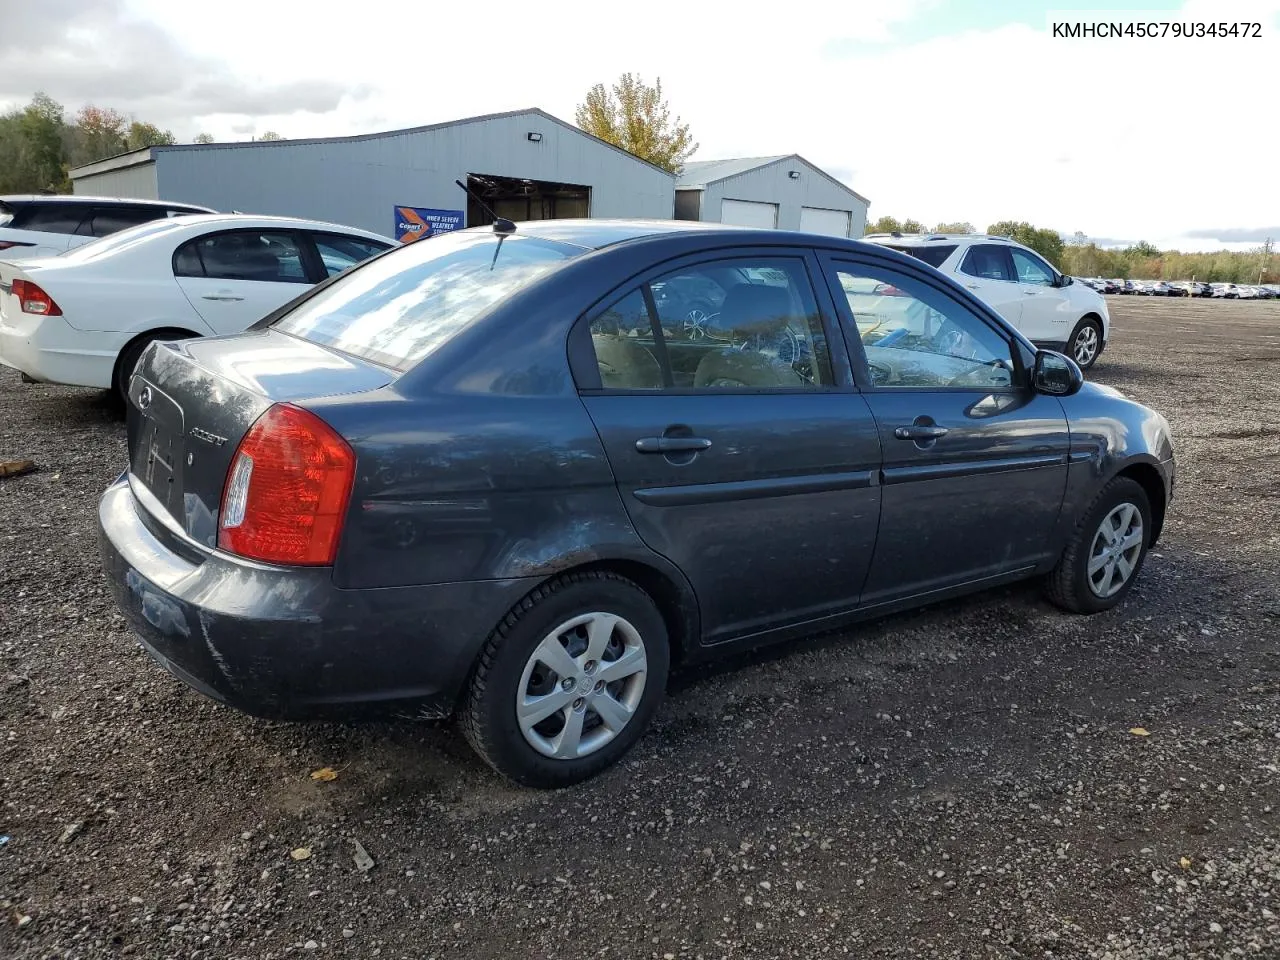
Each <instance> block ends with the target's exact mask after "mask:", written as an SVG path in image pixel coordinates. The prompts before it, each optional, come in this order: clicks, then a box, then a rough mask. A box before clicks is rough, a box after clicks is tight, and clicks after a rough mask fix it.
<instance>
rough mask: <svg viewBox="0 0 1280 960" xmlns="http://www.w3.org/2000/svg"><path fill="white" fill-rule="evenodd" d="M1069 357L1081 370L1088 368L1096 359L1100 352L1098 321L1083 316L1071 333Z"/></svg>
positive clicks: (1100, 342) (1100, 329)
mask: <svg viewBox="0 0 1280 960" xmlns="http://www.w3.org/2000/svg"><path fill="white" fill-rule="evenodd" d="M1069 349H1070V352H1071V359H1073V360H1074V361H1075V362H1076V365H1077V366H1079V367H1080V369H1081V370H1088V369H1089V368H1090V367H1092V366H1093V365H1094V364H1095V363H1097V361H1098V354H1100V353H1101V352H1102V327H1101V326H1099V325H1098V321H1096V320H1093V319H1091V318H1089V317H1085V318H1084V319H1083V320H1081V321H1080V322H1079V323H1078V324H1076V328H1075V330H1073V331H1072V333H1071V340H1070V343H1069Z"/></svg>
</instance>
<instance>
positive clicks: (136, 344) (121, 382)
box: [111, 330, 196, 407]
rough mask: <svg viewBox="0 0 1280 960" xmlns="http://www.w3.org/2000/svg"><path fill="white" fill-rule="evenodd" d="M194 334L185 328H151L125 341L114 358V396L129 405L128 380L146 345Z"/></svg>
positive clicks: (181, 338) (112, 377)
mask: <svg viewBox="0 0 1280 960" xmlns="http://www.w3.org/2000/svg"><path fill="white" fill-rule="evenodd" d="M194 336H196V334H194V333H189V332H188V331H186V330H152V331H150V332H149V333H144V334H142V335H141V336H140V337H138V338H137V339H135V340H130V341H129V342H128V343H126V344H125V345H124V349H123V350H121V351H120V355H119V356H118V357H117V358H116V367H115V371H114V372H113V373H112V375H111V389H112V392H113V393H114V394H115V397H116V398H117V399H118V400H119V401H120V402H121V403H123V404H124V405H125V406H126V407H127V406H128V405H129V381H130V380H131V379H133V371H134V369H135V368H136V367H137V366H138V361H139V360H141V359H142V355H143V354H144V353H146V351H147V347H149V346H151V344H153V343H155V341H157V340H186V339H188V338H190V337H194Z"/></svg>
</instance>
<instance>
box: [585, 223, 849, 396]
mask: <svg viewBox="0 0 1280 960" xmlns="http://www.w3.org/2000/svg"><path fill="white" fill-rule="evenodd" d="M750 258H760V259H774V260H792V261H796V262H797V263H798V264H799V265H800V267H801V268H802V269H803V271H804V274H805V278H806V279H807V280H808V281H809V290H810V292H811V293H812V295H813V302H814V306H815V308H816V310H817V315H818V321H819V323H820V324H821V325H822V332H823V336H824V337H825V338H826V342H827V358H828V361H829V362H830V365H831V374H832V378H833V379H834V380H835V383H833V384H814V385H812V386H809V387H728V388H720V389H716V390H707V389H705V388H701V387H675V386H672V387H666V386H664V387H663V388H662V389H661V390H640V389H620V388H607V387H603V386H601V383H600V369H599V367H597V366H596V356H595V348H594V347H593V346H592V342H591V324H592V323H594V322H595V321H596V320H597V319H598V318H599V317H600V316H601V315H602V314H603V313H605V312H606V311H607V310H609V309H610V308H611V307H612V306H613V305H614V304H615V303H617V302H618V301H619V300H621V299H622V298H624V297H627V296H629V295H630V294H631V293H632V291H634V290H636V289H637V288H643V289H644V290H646V291H648V290H649V284H650V283H651V282H652V281H654V280H658V279H660V278H662V277H665V276H667V275H668V274H672V273H678V272H680V271H684V270H689V269H693V268H696V267H698V266H701V265H703V264H709V263H720V262H723V261H726V260H742V259H750ZM644 296H645V305H646V307H647V308H648V309H649V311H650V313H649V322H650V324H653V325H655V326H656V327H657V328H658V330H660V329H661V321H660V320H659V318H658V316H657V311H656V306H655V305H654V304H653V302H652V300H653V298H652V292H651V291H649V292H648V293H646V294H645V295H644ZM665 347H666V344H665V342H664V343H663V352H664V353H665ZM847 351H848V347H847V345H846V343H845V339H844V336H843V331H842V330H841V327H840V323H839V319H838V317H837V314H836V313H835V305H834V304H833V303H832V302H831V300H830V295H829V293H828V291H827V285H826V283H825V277H824V276H823V271H822V266H821V264H820V263H819V261H818V258H817V255H816V253H815V251H814V250H813V249H812V248H810V247H801V246H785V247H761V246H750V247H720V248H717V249H715V250H705V251H702V252H699V253H695V254H689V255H686V256H681V257H674V258H672V259H669V260H664V261H662V262H660V263H656V264H653V265H652V266H650V267H648V268H647V269H645V270H643V271H641V272H639V273H636V274H634V275H633V276H631V277H629V278H628V279H627V280H626V281H624V282H623V283H620V284H618V285H617V286H615V287H613V288H612V289H610V290H609V292H608V293H607V294H605V295H604V296H602V297H600V298H598V299H597V300H596V301H595V302H594V303H593V304H591V305H590V306H589V307H588V308H587V309H586V310H585V311H583V312H582V313H581V314H579V316H578V318H577V320H575V321H574V324H573V326H572V327H571V328H570V330H569V340H568V354H569V370H570V373H571V374H572V376H573V381H574V385H575V387H576V389H577V392H578V394H579V396H583V397H597V396H606V397H625V396H634V397H654V396H663V397H730V396H754V395H758V394H765V395H769V396H777V395H783V394H800V395H810V394H831V393H855V392H857V386H856V385H855V382H854V378H853V374H852V371H851V369H850V361H849V354H848V352H847ZM659 363H660V364H661V363H662V360H661V359H659ZM670 375H671V369H670V363H669V362H668V363H667V365H665V366H664V367H663V372H662V376H663V380H664V381H665V380H667V379H668V377H669V376H670Z"/></svg>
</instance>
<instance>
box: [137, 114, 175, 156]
mask: <svg viewBox="0 0 1280 960" xmlns="http://www.w3.org/2000/svg"><path fill="white" fill-rule="evenodd" d="M124 140H125V148H126V149H128V150H141V149H142V148H143V147H155V146H159V145H161V144H167V143H177V142H178V138H177V137H175V136H174V135H173V131H171V130H161V129H160V128H159V127H157V126H156V125H155V124H154V123H141V122H139V121H137V120H135V121H133V123H131V124H129V130H128V132H127V133H125V136H124Z"/></svg>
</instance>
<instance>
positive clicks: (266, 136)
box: [258, 130, 284, 140]
mask: <svg viewBox="0 0 1280 960" xmlns="http://www.w3.org/2000/svg"><path fill="white" fill-rule="evenodd" d="M258 139H259V140H283V139H284V137H282V136H280V134H278V133H276V132H275V131H274V130H267V131H266V132H265V133H263V134H262V136H260V137H259V138H258Z"/></svg>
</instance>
